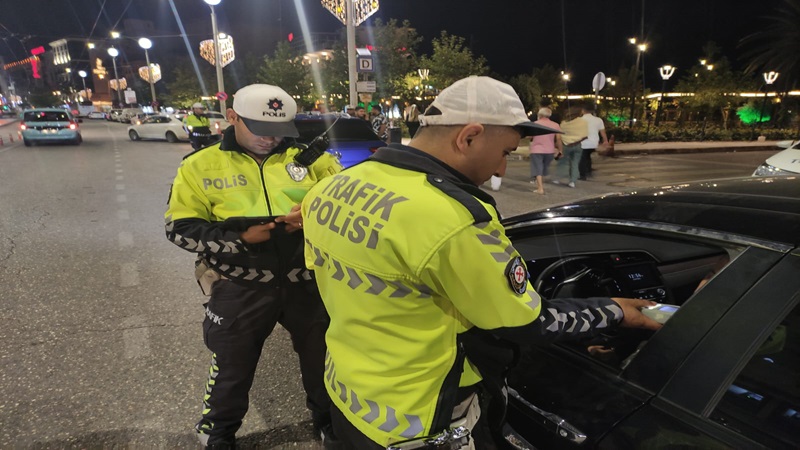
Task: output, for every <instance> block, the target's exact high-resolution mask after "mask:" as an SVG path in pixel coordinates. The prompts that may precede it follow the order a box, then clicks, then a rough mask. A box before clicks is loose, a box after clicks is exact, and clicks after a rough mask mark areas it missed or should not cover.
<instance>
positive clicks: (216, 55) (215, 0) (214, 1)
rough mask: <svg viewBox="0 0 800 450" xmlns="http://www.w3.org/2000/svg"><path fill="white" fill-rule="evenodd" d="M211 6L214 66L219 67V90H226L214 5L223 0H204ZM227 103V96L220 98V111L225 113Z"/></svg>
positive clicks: (221, 91) (219, 91)
mask: <svg viewBox="0 0 800 450" xmlns="http://www.w3.org/2000/svg"><path fill="white" fill-rule="evenodd" d="M203 1H204V2H206V4H207V5H208V7H209V8H211V32H212V33H214V67H216V69H217V92H218V93H220V94H222V93H224V92H225V81H224V80H223V78H222V53H221V52H220V48H219V31H217V13H216V12H215V11H214V7H215V6H217V5H219V4H220V3H221V2H222V0H203ZM226 109H227V105H226V102H225V98H224V97H223V98H219V111H220V112H221V113H222V114H225V110H226Z"/></svg>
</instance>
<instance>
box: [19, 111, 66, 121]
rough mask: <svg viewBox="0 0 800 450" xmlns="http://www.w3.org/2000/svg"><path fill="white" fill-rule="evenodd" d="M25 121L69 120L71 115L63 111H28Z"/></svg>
mask: <svg viewBox="0 0 800 450" xmlns="http://www.w3.org/2000/svg"><path fill="white" fill-rule="evenodd" d="M25 122H69V115H67V113H66V112H62V111H27V112H26V113H25Z"/></svg>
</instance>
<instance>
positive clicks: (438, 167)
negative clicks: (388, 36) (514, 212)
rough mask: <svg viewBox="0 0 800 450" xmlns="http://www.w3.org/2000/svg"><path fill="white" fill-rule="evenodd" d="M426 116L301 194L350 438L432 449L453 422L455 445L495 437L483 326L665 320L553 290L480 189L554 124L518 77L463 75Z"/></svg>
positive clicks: (310, 262) (361, 445)
mask: <svg viewBox="0 0 800 450" xmlns="http://www.w3.org/2000/svg"><path fill="white" fill-rule="evenodd" d="M420 122H421V127H420V129H419V130H418V131H417V133H416V135H415V136H414V139H413V140H412V141H411V143H410V146H404V145H400V144H391V145H389V146H388V147H386V148H381V149H379V150H378V151H377V152H376V153H375V154H374V155H373V156H372V157H370V158H369V159H368V160H367V161H365V162H363V163H361V164H359V165H356V166H354V167H351V168H349V169H348V170H346V171H344V172H342V173H340V174H338V175H335V176H333V177H331V178H328V179H326V180H323V181H322V182H320V183H319V184H318V185H317V186H315V187H314V188H312V189H311V191H310V192H309V193H308V195H307V196H306V198H305V200H303V204H302V216H303V224H304V231H305V239H306V253H305V255H306V265H307V267H308V268H310V269H313V270H314V271H315V272H316V280H317V284H318V285H319V287H320V292H321V294H322V298H323V301H324V302H325V306H326V308H327V310H328V313H329V315H330V317H331V324H330V326H329V328H328V332H327V336H326V341H327V344H328V354H327V355H326V361H325V369H326V373H325V387H326V388H327V390H328V393H329V395H330V397H331V399H332V401H333V405H334V408H332V411H333V412H332V414H333V425H334V431H335V432H336V435H337V437H338V438H339V439H340V440H341V441H342V442H343V443H344V444H346V445H348V448H353V449H359V450H364V449H373V448H374V449H379V448H386V446H387V445H390V444H396V443H398V442H401V441H406V440H412V442H407V445H408V447H407V448H429V447H425V446H422V445H420V446H419V447H417V446H416V445H418V444H420V442H422V440H423V439H422V438H425V437H430V436H432V435H437V434H439V433H441V432H443V431H445V430H453V429H457V427H459V426H463V427H466V428H467V429H470V430H472V432H473V435H472V436H471V437H470V438H463V439H462V438H460V437H459V435H458V434H457V433H455V432H454V433H450V434H449V435H448V437H447V438H446V439H445V440H449V441H451V442H448V444H455V442H456V441H459V440H460V441H462V442H464V448H485V447H486V446H490V445H491V444H490V441H491V438H488V437H485V435H484V436H481V435H480V433H479V430H480V428H481V427H476V423H478V421H479V420H482V419H481V417H482V415H481V411H480V407H479V403H478V398H477V395H476V393H477V392H478V386H479V385H480V382H481V379H482V373H481V372H482V370H481V368H480V367H476V365H475V364H474V361H472V360H470V358H469V357H467V356H465V352H464V346H463V342H462V338H463V336H464V335H465V334H466V333H467V332H468V331H470V330H472V329H476V328H477V329H483V330H488V331H490V332H491V333H492V334H493V335H495V336H498V337H502V338H505V339H508V340H511V341H515V342H524V343H531V342H536V341H539V342H544V341H551V340H553V339H556V338H563V337H580V336H586V335H588V334H590V333H594V332H597V331H598V330H601V329H604V328H606V327H613V326H616V325H618V324H622V326H635V327H649V328H657V327H658V326H659V325H658V324H657V323H655V322H653V321H652V320H650V319H648V318H646V317H645V316H644V315H643V314H642V313H641V311H639V309H638V308H641V307H643V306H647V305H651V304H652V302H647V301H643V300H634V299H621V298H616V299H611V298H593V299H581V300H580V302H577V301H575V300H570V299H562V300H558V301H546V300H543V299H541V298H540V297H539V295H538V294H537V293H536V292H535V291H534V290H533V289H532V288H531V286H530V284H529V281H528V273H527V269H526V266H525V262H524V261H523V259H522V258H521V257H520V254H519V253H518V252H517V251H516V250H515V249H514V247H513V246H512V245H511V243H510V241H509V240H508V238H507V237H506V235H505V232H504V229H503V227H502V225H501V223H500V222H499V217H498V213H497V211H496V209H495V206H494V205H495V204H494V201H493V199H492V197H491V196H490V195H488V194H486V193H485V192H483V191H482V190H481V189H479V188H478V186H479V185H480V184H482V183H483V182H485V181H486V180H487V179H489V177H491V176H492V174H494V173H495V172H497V171H498V168H500V173H501V175H502V173H503V172H504V171H505V157H506V156H507V155H508V154H509V153H511V152H512V151H514V150H515V149H516V148H517V146H518V144H519V140H520V138H521V136H530V135H536V134H545V133H552V132H554V130H550V129H548V128H544V127H541V126H539V125H537V124H534V123H533V122H530V121H529V120H528V118H527V116H526V114H525V112H524V109H523V106H522V103H521V101H520V100H519V97H518V96H517V94H516V93H515V92H514V90H513V88H511V86H509V85H507V84H505V83H501V82H499V81H497V80H494V79H491V78H488V77H469V78H466V79H463V80H460V81H458V82H456V83H454V84H453V85H452V86H450V87H448V88H447V89H445V90H443V91H442V92H441V93H440V94H439V96H438V98H437V99H436V100H434V102H433V103H432V105H431V106H430V107H429V108H428V110H427V111H426V112H425V114H424V115H423V116H421V117H420ZM592 314H594V316H592ZM600 316H603V317H605V318H606V320H603V321H599V320H594V321H593V320H592V317H600ZM414 440H417V441H418V442H414ZM437 448H438V447H437ZM446 448H451V447H446ZM452 448H459V447H458V446H457V445H454V446H453V447H452Z"/></svg>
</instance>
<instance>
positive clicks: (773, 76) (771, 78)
mask: <svg viewBox="0 0 800 450" xmlns="http://www.w3.org/2000/svg"><path fill="white" fill-rule="evenodd" d="M778 75H780V74H779V73H778V72H772V71H770V72H764V101H762V102H761V111H760V112H759V113H758V122H756V125H760V124H761V120H762V119H763V118H764V108H766V106H767V88H768V87H769V86H771V85H772V83H774V82H775V80H777V79H778ZM751 139H752V137H751Z"/></svg>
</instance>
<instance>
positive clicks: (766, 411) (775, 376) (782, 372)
mask: <svg viewBox="0 0 800 450" xmlns="http://www.w3.org/2000/svg"><path fill="white" fill-rule="evenodd" d="M710 418H711V420H713V421H715V422H717V423H720V424H722V425H724V426H726V427H728V428H732V429H735V430H736V431H737V432H739V433H741V434H744V435H746V436H747V437H749V438H751V439H754V440H756V441H758V442H763V441H764V439H765V436H771V437H774V438H776V439H778V440H779V441H782V442H784V443H786V444H788V445H789V446H790V447H794V448H797V447H796V445H797V443H798V442H800V306H795V308H794V310H793V311H792V312H790V313H789V314H788V315H787V316H786V318H784V320H783V321H782V322H781V323H780V325H778V326H777V327H776V328H775V329H774V330H772V332H771V333H770V335H769V336H768V337H767V338H766V340H765V341H764V342H762V343H761V345H760V346H759V347H758V350H756V352H755V355H753V357H752V358H751V359H750V361H749V362H748V363H747V365H746V366H745V367H744V369H743V370H742V371H741V372H740V373H739V376H737V377H736V379H735V380H734V381H733V383H732V384H731V385H730V387H728V390H727V391H726V392H725V395H724V396H723V397H722V400H721V401H720V402H719V404H718V405H717V407H716V408H715V410H714V411H713V412H712V414H711V416H710Z"/></svg>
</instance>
